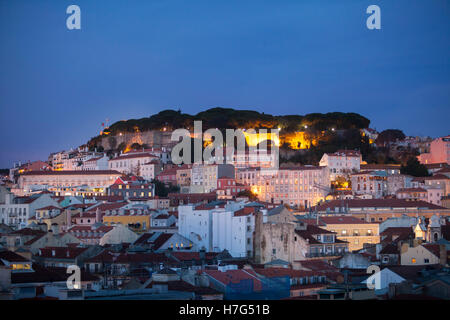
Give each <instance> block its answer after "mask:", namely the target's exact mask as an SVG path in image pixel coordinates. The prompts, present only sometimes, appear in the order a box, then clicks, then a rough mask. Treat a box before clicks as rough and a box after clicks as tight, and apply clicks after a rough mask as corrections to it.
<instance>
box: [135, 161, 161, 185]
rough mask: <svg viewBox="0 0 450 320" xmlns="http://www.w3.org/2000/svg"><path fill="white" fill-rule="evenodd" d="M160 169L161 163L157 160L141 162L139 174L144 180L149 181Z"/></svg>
mask: <svg viewBox="0 0 450 320" xmlns="http://www.w3.org/2000/svg"><path fill="white" fill-rule="evenodd" d="M161 171H162V165H161V163H160V162H159V161H156V160H152V161H150V162H147V163H144V164H141V170H140V176H141V177H142V178H144V179H145V180H148V181H151V180H153V179H155V177H156V176H157V175H158V174H159V173H160V172H161Z"/></svg>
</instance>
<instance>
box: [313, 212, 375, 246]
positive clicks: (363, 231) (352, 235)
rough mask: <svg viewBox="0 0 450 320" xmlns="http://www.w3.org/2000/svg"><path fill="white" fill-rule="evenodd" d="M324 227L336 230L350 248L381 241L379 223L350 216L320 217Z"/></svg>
mask: <svg viewBox="0 0 450 320" xmlns="http://www.w3.org/2000/svg"><path fill="white" fill-rule="evenodd" d="M320 222H322V223H324V224H325V226H322V225H321V226H320V227H321V228H323V229H326V230H329V231H333V232H336V237H337V238H338V239H339V240H343V241H347V242H348V250H349V251H354V250H359V249H362V248H363V246H364V244H365V243H367V244H376V243H380V234H379V224H378V223H369V222H365V221H362V220H360V219H357V218H355V217H349V216H337V217H327V216H324V217H320Z"/></svg>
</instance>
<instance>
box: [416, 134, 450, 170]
mask: <svg viewBox="0 0 450 320" xmlns="http://www.w3.org/2000/svg"><path fill="white" fill-rule="evenodd" d="M418 159H419V161H420V163H422V164H429V163H447V164H450V135H448V136H445V137H441V138H437V139H434V140H433V141H432V142H431V144H430V152H429V153H422V154H421V155H420V156H419V157H418Z"/></svg>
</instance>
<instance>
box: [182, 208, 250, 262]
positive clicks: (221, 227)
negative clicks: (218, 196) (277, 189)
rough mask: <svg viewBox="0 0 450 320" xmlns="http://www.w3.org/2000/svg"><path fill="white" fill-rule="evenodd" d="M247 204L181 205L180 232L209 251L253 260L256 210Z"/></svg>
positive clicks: (199, 246)
mask: <svg viewBox="0 0 450 320" xmlns="http://www.w3.org/2000/svg"><path fill="white" fill-rule="evenodd" d="M244 205H245V204H244V203H243V202H230V203H228V204H225V203H223V202H217V203H211V204H208V205H200V206H195V205H185V206H179V207H178V228H179V233H180V235H182V236H184V237H186V238H187V239H189V240H190V241H192V242H193V243H194V244H195V245H197V246H198V248H202V247H204V248H205V249H206V251H214V252H221V251H223V250H228V251H229V253H230V254H231V255H232V256H233V257H251V256H252V255H253V232H254V230H255V217H254V214H253V212H254V208H252V207H244Z"/></svg>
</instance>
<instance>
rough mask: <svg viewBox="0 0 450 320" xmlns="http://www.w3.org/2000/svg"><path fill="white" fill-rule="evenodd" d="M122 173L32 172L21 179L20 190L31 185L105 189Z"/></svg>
mask: <svg viewBox="0 0 450 320" xmlns="http://www.w3.org/2000/svg"><path fill="white" fill-rule="evenodd" d="M120 176H122V174H121V173H120V172H117V171H113V170H100V171H95V170H86V171H30V172H25V173H23V174H22V175H20V177H19V182H18V184H19V189H27V188H28V187H29V186H31V185H38V184H41V185H48V186H54V187H74V186H84V185H86V186H89V187H93V188H105V187H108V186H110V185H112V184H113V183H114V181H116V179H117V178H118V177H120Z"/></svg>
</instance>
